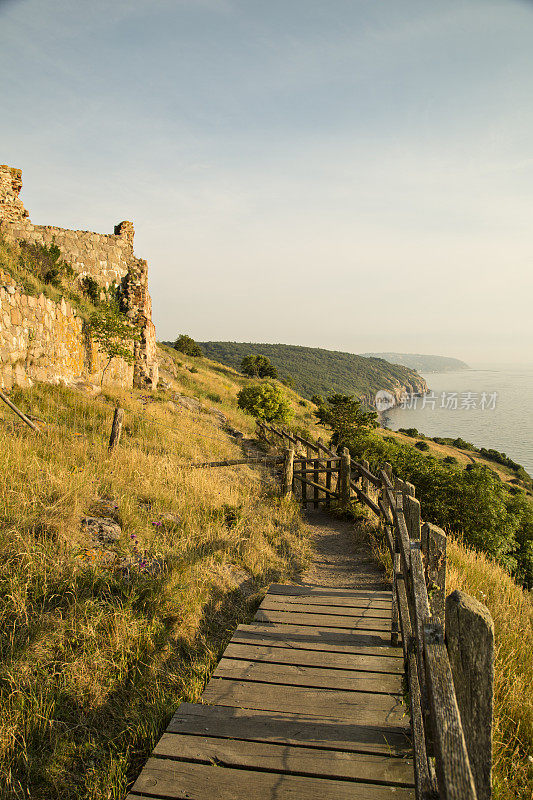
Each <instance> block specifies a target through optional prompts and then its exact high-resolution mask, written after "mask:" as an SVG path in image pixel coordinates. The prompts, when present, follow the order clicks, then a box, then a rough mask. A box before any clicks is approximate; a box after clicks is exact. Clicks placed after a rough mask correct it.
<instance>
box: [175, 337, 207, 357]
mask: <svg viewBox="0 0 533 800" xmlns="http://www.w3.org/2000/svg"><path fill="white" fill-rule="evenodd" d="M174 350H177V351H178V353H185V355H186V356H192V357H193V358H199V357H200V356H203V352H202V348H201V347H200V345H198V344H196V342H195V341H194V339H191V337H190V336H187V334H185V333H181V334H180V335H179V336H178V338H177V339H176V341H175V342H174Z"/></svg>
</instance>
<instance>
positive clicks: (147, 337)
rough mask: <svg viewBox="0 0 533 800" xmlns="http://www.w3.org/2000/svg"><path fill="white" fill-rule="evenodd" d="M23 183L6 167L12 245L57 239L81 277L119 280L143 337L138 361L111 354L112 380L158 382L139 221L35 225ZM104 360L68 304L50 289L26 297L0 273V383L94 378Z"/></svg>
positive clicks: (1, 176)
mask: <svg viewBox="0 0 533 800" xmlns="http://www.w3.org/2000/svg"><path fill="white" fill-rule="evenodd" d="M21 188H22V173H21V171H20V170H18V169H14V168H12V167H7V166H5V165H2V166H0V232H1V233H2V235H3V237H4V238H5V239H6V241H8V242H11V243H16V242H18V241H21V240H24V241H27V242H33V243H36V244H41V245H46V246H50V245H51V244H56V245H57V247H58V248H59V250H60V251H61V256H62V258H63V259H64V260H65V261H66V262H68V263H69V264H70V265H71V266H72V268H73V269H74V271H75V272H76V273H77V276H78V279H79V280H81V279H82V278H83V277H84V276H89V277H91V278H93V279H94V280H95V281H96V282H97V283H98V285H99V286H101V287H103V288H107V287H108V286H110V285H111V284H113V283H116V284H118V285H120V286H121V290H122V295H123V298H124V302H125V305H126V309H127V312H126V313H127V315H128V316H129V317H130V319H131V320H132V321H133V322H134V323H135V324H136V325H138V327H139V330H140V340H139V341H138V342H135V344H134V356H135V361H134V366H133V367H130V366H129V365H128V364H126V362H124V361H122V360H121V359H113V362H112V364H111V366H110V368H109V370H108V371H107V372H106V383H107V382H113V383H119V384H120V385H122V386H125V387H129V386H131V385H132V383H133V384H134V385H136V386H139V387H149V388H152V387H153V388H155V386H157V381H158V366H157V358H156V338H155V326H154V324H153V322H152V301H151V298H150V294H149V291H148V265H147V263H146V261H144V260H143V259H139V258H136V257H135V255H134V252H133V236H134V229H133V224H132V223H131V222H121V223H119V224H118V225H117V226H116V227H115V232H114V233H113V234H100V233H93V232H92V231H71V230H65V229H64V228H57V227H53V226H50V225H33V224H32V223H31V222H30V220H29V217H28V212H27V211H26V209H25V208H24V206H23V204H22V201H21V200H20V199H19V193H20V190H21ZM35 301H36V304H35ZM106 362H107V359H106V358H105V356H103V355H101V354H99V353H98V352H97V351H96V350H95V348H94V346H93V345H92V343H91V341H90V338H89V337H88V335H87V331H86V329H85V325H84V323H83V321H82V319H81V318H80V317H79V316H78V315H77V314H76V311H75V309H73V308H72V307H71V306H70V305H69V304H68V303H66V302H65V301H62V302H61V303H54V302H53V301H51V300H48V299H47V298H46V297H44V295H41V296H40V297H39V298H33V297H30V296H29V295H25V294H24V290H23V289H22V288H21V287H17V286H16V285H15V284H14V283H13V280H12V279H11V278H10V277H9V276H7V275H5V273H4V274H2V273H0V385H3V386H4V387H9V386H10V385H12V384H13V383H17V384H21V383H22V384H24V383H26V384H28V383H29V382H30V381H31V380H56V381H57V380H65V381H68V382H71V381H73V380H76V379H89V380H94V379H95V378H97V377H98V375H101V370H102V367H103V366H105V363H106ZM119 362H120V363H119Z"/></svg>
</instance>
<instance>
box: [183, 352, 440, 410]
mask: <svg viewBox="0 0 533 800" xmlns="http://www.w3.org/2000/svg"><path fill="white" fill-rule="evenodd" d="M198 344H199V345H200V347H201V348H202V350H203V351H204V353H205V355H206V356H207V357H208V358H211V359H213V360H214V361H219V362H221V363H222V364H225V365H226V366H229V367H233V368H234V369H239V367H240V363H241V361H242V359H243V357H244V356H245V355H248V354H249V353H254V354H258V353H261V354H263V355H265V356H267V357H268V358H270V360H271V361H272V363H273V364H274V366H275V367H276V368H277V370H278V372H279V374H280V377H281V378H288V377H290V378H292V380H293V381H294V388H295V389H296V391H297V392H299V393H300V394H301V395H302V396H303V397H307V398H310V397H312V396H313V395H314V394H326V395H327V394H332V393H333V392H339V393H343V394H354V395H356V396H357V397H359V398H361V399H362V400H365V401H367V402H368V401H370V400H371V399H372V398H373V397H374V395H375V394H376V392H377V391H379V390H380V389H383V390H386V391H389V392H391V393H392V394H393V395H394V396H395V398H396V400H397V401H398V400H399V399H400V397H401V395H402V393H404V392H407V393H409V394H410V393H424V392H426V391H428V387H427V384H426V381H425V380H424V378H422V377H421V376H420V375H419V374H418V373H417V372H416V371H415V370H413V369H410V368H409V367H405V366H402V365H398V364H391V363H390V362H388V361H386V360H384V359H382V358H373V357H372V358H366V357H364V356H359V355H356V354H355V353H347V352H345V351H342V350H328V349H327V348H323V347H309V346H306V345H296V344H283V343H277V344H272V343H267V342H231V341H218V342H215V341H208V342H198Z"/></svg>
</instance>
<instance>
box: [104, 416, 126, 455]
mask: <svg viewBox="0 0 533 800" xmlns="http://www.w3.org/2000/svg"><path fill="white" fill-rule="evenodd" d="M123 422H124V409H123V408H121V407H120V406H117V407H116V408H115V413H114V415H113V425H112V426H111V436H110V437H109V446H108V450H109V452H111V451H112V450H114V449H115V448H116V446H117V445H118V443H119V441H120V434H121V433H122V423H123Z"/></svg>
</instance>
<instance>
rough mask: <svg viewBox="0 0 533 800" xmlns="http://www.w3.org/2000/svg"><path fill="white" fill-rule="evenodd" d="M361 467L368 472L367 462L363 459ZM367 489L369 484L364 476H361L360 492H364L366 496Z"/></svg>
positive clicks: (368, 465)
mask: <svg viewBox="0 0 533 800" xmlns="http://www.w3.org/2000/svg"><path fill="white" fill-rule="evenodd" d="M361 466H362V467H364V468H365V469H367V470H368V471H370V464H369V463H368V461H365V460H364V459H363V460H362V461H361ZM369 488H370V483H369V480H368V478H365V476H364V475H362V476H361V490H362V491H363V492H364V493H365V494H366V495H368V490H369Z"/></svg>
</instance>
